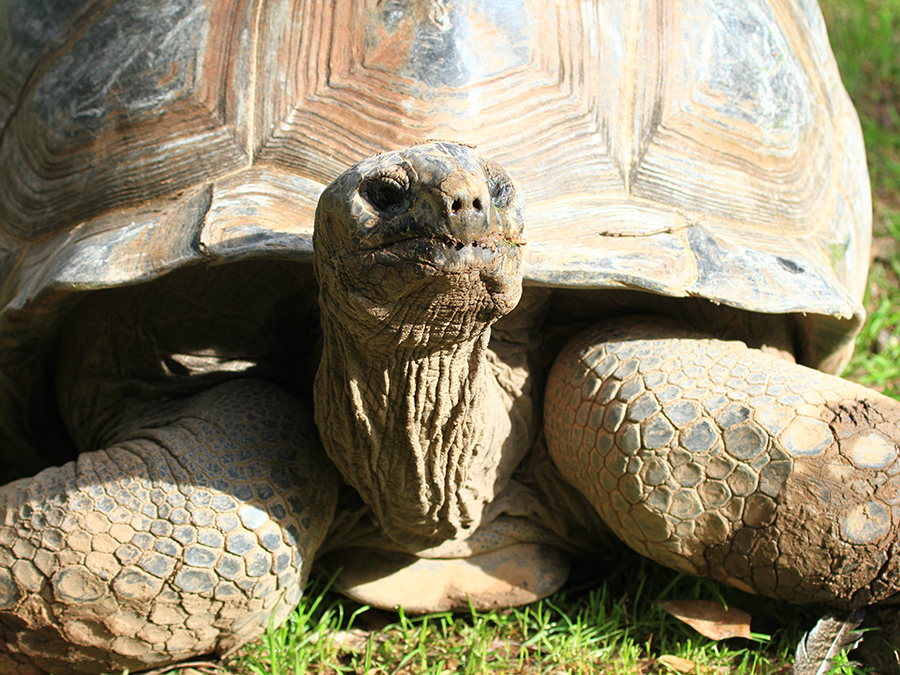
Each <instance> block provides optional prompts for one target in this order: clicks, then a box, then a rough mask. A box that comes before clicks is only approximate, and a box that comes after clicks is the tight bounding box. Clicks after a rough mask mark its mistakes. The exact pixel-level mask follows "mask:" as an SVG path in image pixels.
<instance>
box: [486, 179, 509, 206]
mask: <svg viewBox="0 0 900 675" xmlns="http://www.w3.org/2000/svg"><path fill="white" fill-rule="evenodd" d="M490 190H491V201H492V202H494V206H496V207H497V208H498V209H505V208H506V207H507V206H509V202H510V201H511V200H512V196H513V186H512V183H511V182H510V181H509V179H508V178H507V177H506V176H503V175H497V174H495V175H494V176H491V184H490Z"/></svg>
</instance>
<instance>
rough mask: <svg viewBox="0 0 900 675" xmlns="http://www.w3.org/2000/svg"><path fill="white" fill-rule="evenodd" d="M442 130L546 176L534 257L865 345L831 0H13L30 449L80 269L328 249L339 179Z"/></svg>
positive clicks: (14, 328) (9, 11) (142, 267)
mask: <svg viewBox="0 0 900 675" xmlns="http://www.w3.org/2000/svg"><path fill="white" fill-rule="evenodd" d="M433 138H439V139H446V140H452V141H458V142H462V143H466V144H469V145H472V146H476V147H477V148H478V150H479V152H481V153H482V154H485V155H487V156H490V157H491V158H492V159H494V160H496V161H498V162H499V163H501V164H502V165H503V166H504V167H505V168H506V169H507V170H508V171H509V173H510V174H511V175H512V176H513V177H514V178H515V179H516V181H517V182H518V183H519V185H520V187H521V188H522V191H523V192H524V194H525V196H526V200H527V208H526V213H525V216H526V224H527V229H526V238H527V246H526V247H525V278H526V283H532V284H542V285H551V286H565V287H584V288H630V289H643V290H646V291H651V292H654V293H658V294H663V295H668V296H673V297H678V296H689V295H690V296H699V297H703V298H708V299H709V300H711V301H714V302H717V303H725V304H728V305H732V306H735V307H739V308H745V309H748V310H752V311H755V312H767V313H796V315H797V321H798V324H799V326H800V329H801V330H802V331H803V332H804V333H805V335H806V338H805V344H806V346H807V347H806V352H805V353H803V354H801V355H800V356H801V359H802V360H804V361H805V362H806V363H808V364H809V365H813V366H816V367H819V368H823V369H825V370H830V371H834V370H836V369H837V368H839V367H840V366H841V365H842V364H843V363H844V361H845V358H846V357H847V356H848V355H849V348H850V347H851V346H852V345H851V341H852V337H853V334H854V332H855V331H856V329H857V327H858V325H859V323H860V321H861V318H862V315H863V310H862V307H861V302H860V301H861V298H862V295H863V292H864V285H865V277H866V271H867V264H868V248H869V237H870V226H871V205H870V201H869V192H868V189H869V188H868V176H867V172H866V165H865V157H864V151H863V146H862V138H861V133H860V127H859V122H858V120H857V117H856V114H855V112H854V110H853V107H852V105H851V103H850V101H849V98H848V96H847V94H846V92H845V90H844V88H843V86H842V85H841V82H840V79H839V75H838V71H837V67H836V64H835V61H834V58H833V56H832V53H831V50H830V48H829V45H828V40H827V37H826V33H825V27H824V23H823V21H822V17H821V14H820V12H819V9H818V7H817V5H816V4H815V2H814V1H813V0H769V1H763V0H752V1H751V0H748V1H747V2H741V3H733V2H729V1H728V0H691V1H689V2H684V3H678V4H676V3H671V2H666V1H665V0H655V1H654V0H648V1H647V2H642V3H581V2H576V1H575V0H562V1H560V2H557V1H554V2H550V1H548V0H527V1H526V0H502V1H497V0H466V1H462V0H459V1H457V2H453V3H448V2H446V1H444V0H433V1H432V2H427V1H425V0H418V1H417V0H382V1H379V2H375V0H369V1H368V2H354V1H352V0H336V1H334V2H330V1H329V2H323V1H321V0H306V1H305V0H271V1H264V0H255V1H254V0H153V2H147V1H146V0H119V1H118V2H111V1H109V0H55V1H54V2H47V3H34V2H30V0H9V1H8V2H6V3H4V4H2V5H0V275H2V278H3V285H2V301H0V307H2V310H0V340H2V354H0V376H2V378H3V379H4V380H6V382H4V387H3V390H4V393H3V394H2V400H0V409H2V410H3V411H4V412H3V414H2V415H0V436H3V437H4V443H3V444H2V445H3V447H4V452H5V453H6V455H7V457H8V458H12V459H14V460H16V461H17V462H18V463H19V464H20V465H23V464H25V465H28V464H29V461H28V460H27V459H23V457H26V458H27V457H30V456H31V455H32V454H33V453H34V452H35V447H36V446H39V445H43V446H45V447H46V445H47V444H46V443H44V442H43V441H46V440H47V439H42V438H41V434H42V431H41V429H42V423H41V420H42V419H45V418H46V416H47V415H48V414H50V413H49V412H48V410H49V408H50V406H49V405H48V404H46V403H45V401H44V399H46V398H47V395H46V392H47V391H49V389H48V386H49V385H47V378H49V377H50V368H49V366H48V365H47V363H46V361H47V356H46V354H47V353H48V351H47V350H48V349H49V345H50V343H51V342H52V340H53V339H55V338H54V337H53V335H54V332H55V331H54V327H55V326H56V325H57V323H58V318H59V316H60V315H61V313H62V312H64V311H65V309H66V308H67V307H68V306H69V304H70V301H71V299H72V298H74V297H76V296H77V295H78V292H81V291H85V290H89V289H94V288H100V287H110V286H116V285H121V284H133V283H137V282H142V281H146V280H149V279H152V278H154V277H157V276H158V275H161V274H163V273H165V272H167V271H169V270H172V269H175V268H178V267H180V266H184V265H189V264H197V263H221V262H227V261H230V260H235V259H240V258H245V257H248V256H272V257H282V258H284V257H289V258H294V259H297V260H301V261H308V260H311V252H312V243H311V242H312V228H313V215H314V211H315V206H316V201H317V198H318V195H319V193H320V192H321V190H322V189H323V188H324V186H325V185H327V184H328V183H329V182H330V181H331V180H332V179H333V178H334V177H336V176H337V175H338V174H339V173H340V172H341V171H343V170H344V169H345V168H346V167H347V166H348V165H350V164H352V163H354V162H356V161H358V160H360V159H361V158H363V157H365V156H368V155H371V154H373V153H377V152H381V151H385V150H391V149H396V148H398V147H405V146H407V145H410V144H413V143H416V142H418V141H422V140H425V139H433ZM20 451H21V452H20ZM47 462H49V463H53V462H54V458H52V457H45V458H44V459H42V460H41V461H40V463H39V464H40V465H43V464H44V463H47ZM34 466H38V464H35V465H34Z"/></svg>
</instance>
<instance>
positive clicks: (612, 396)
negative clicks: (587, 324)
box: [545, 318, 900, 606]
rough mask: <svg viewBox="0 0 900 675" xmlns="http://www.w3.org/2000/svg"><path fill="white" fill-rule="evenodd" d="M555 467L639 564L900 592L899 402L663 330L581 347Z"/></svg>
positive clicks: (746, 584)
mask: <svg viewBox="0 0 900 675" xmlns="http://www.w3.org/2000/svg"><path fill="white" fill-rule="evenodd" d="M545 405H546V408H545V426H546V434H547V442H548V446H549V449H550V453H551V455H552V457H553V460H554V462H555V463H556V464H557V465H558V467H559V469H560V471H561V472H562V474H563V475H564V476H565V478H566V479H567V480H568V481H569V482H571V483H572V484H573V485H574V486H576V487H577V488H578V489H579V490H580V491H581V492H582V493H583V494H584V495H585V496H586V497H587V499H588V500H589V501H590V502H591V504H592V505H593V506H594V507H595V508H596V509H597V510H598V512H599V513H600V515H601V517H602V518H603V519H604V520H605V521H606V522H607V523H608V524H609V526H610V527H611V528H612V529H613V530H614V531H615V533H616V534H617V535H618V536H619V537H620V538H622V539H623V540H624V541H625V542H626V543H628V544H629V545H630V546H631V547H632V548H634V549H635V550H636V551H638V552H639V553H642V554H644V555H647V556H648V557H650V558H653V559H655V560H657V561H658V562H660V563H662V564H665V565H668V566H670V567H674V568H676V569H678V570H681V571H684V572H686V573H689V574H694V575H699V576H709V577H713V578H716V579H719V580H721V581H724V582H726V583H729V584H732V585H735V586H738V587H740V588H743V589H745V590H750V591H755V592H758V593H763V594H765V595H769V596H772V597H776V598H780V599H785V600H789V601H792V602H811V601H824V602H828V603H831V604H836V605H841V606H860V605H865V604H869V603H871V602H875V601H878V600H881V599H884V598H886V597H889V596H891V595H893V594H895V593H896V592H897V591H898V590H900V555H898V550H897V548H898V547H897V540H898V534H900V461H898V442H900V403H898V402H896V401H894V400H892V399H889V398H887V397H885V396H882V395H880V394H878V393H876V392H873V391H871V390H869V389H866V388H865V387H862V386H859V385H856V384H853V383H850V382H847V381H845V380H842V379H840V378H837V377H833V376H830V375H826V374H823V373H821V372H818V371H815V370H812V369H809V368H805V367H802V366H798V365H796V364H794V363H791V362H788V361H786V360H784V359H779V358H777V357H774V356H771V355H768V354H764V353H762V352H760V351H758V350H754V349H748V348H747V347H746V346H745V345H744V344H743V343H740V342H725V341H720V340H715V339H713V338H711V337H710V336H705V335H702V334H698V333H696V332H694V331H691V330H689V329H687V328H685V327H681V326H676V325H673V324H671V323H665V322H660V321H659V320H656V319H650V318H648V319H643V320H640V319H638V320H627V322H610V323H609V324H606V325H602V326H598V327H597V328H595V329H593V330H590V331H588V332H586V333H584V334H582V335H581V336H579V337H578V338H576V339H575V340H574V341H573V342H572V343H570V345H569V346H568V347H567V348H566V349H565V350H564V351H563V353H562V354H561V356H560V357H559V358H558V360H557V362H556V364H555V366H554V369H553V371H552V373H551V375H550V381H549V383H548V387H547V397H546V404H545Z"/></svg>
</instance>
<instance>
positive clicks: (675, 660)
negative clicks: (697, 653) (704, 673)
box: [658, 654, 697, 673]
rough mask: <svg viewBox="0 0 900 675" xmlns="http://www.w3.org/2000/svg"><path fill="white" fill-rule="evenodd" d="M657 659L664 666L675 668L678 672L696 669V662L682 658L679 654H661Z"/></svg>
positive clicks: (688, 671)
mask: <svg viewBox="0 0 900 675" xmlns="http://www.w3.org/2000/svg"><path fill="white" fill-rule="evenodd" d="M658 661H659V662H660V663H661V664H663V665H664V666H665V667H666V668H671V669H672V670H677V671H678V672H679V673H693V672H694V671H695V670H696V669H697V664H696V663H694V662H693V661H691V660H690V659H683V658H681V657H680V656H672V655H671V654H663V655H662V656H660V657H659V659H658Z"/></svg>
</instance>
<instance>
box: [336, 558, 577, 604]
mask: <svg viewBox="0 0 900 675" xmlns="http://www.w3.org/2000/svg"><path fill="white" fill-rule="evenodd" d="M323 563H324V565H325V566H326V567H327V568H329V569H338V568H341V572H340V574H339V575H338V577H337V578H336V579H335V587H336V588H337V590H339V591H340V592H341V593H343V594H344V595H346V596H347V597H349V598H352V599H353V600H356V601H358V602H361V603H364V604H366V605H371V606H373V607H380V608H382V609H393V610H395V609H397V608H398V607H402V608H403V611H404V612H408V613H411V614H425V613H428V612H444V611H465V610H468V609H469V608H470V607H474V608H475V609H479V610H486V609H496V608H501V607H515V606H518V605H524V604H527V603H529V602H534V601H535V600H540V599H541V598H545V597H547V596H548V595H550V594H551V593H554V592H555V591H557V590H558V589H559V588H560V587H561V586H562V585H563V583H565V581H566V578H567V577H568V575H569V559H568V556H567V555H566V554H565V553H563V552H562V551H560V550H559V549H557V548H555V547H553V546H550V545H547V544H535V543H517V544H512V545H510V546H506V547H504V548H502V549H498V550H495V551H490V552H487V553H481V554H479V555H475V556H472V557H469V558H419V557H416V556H414V555H412V554H411V553H400V552H395V551H381V550H374V549H368V548H348V549H342V550H340V551H336V552H335V553H332V554H330V555H328V556H326V557H325V559H324V560H323Z"/></svg>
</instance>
